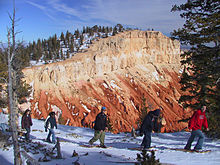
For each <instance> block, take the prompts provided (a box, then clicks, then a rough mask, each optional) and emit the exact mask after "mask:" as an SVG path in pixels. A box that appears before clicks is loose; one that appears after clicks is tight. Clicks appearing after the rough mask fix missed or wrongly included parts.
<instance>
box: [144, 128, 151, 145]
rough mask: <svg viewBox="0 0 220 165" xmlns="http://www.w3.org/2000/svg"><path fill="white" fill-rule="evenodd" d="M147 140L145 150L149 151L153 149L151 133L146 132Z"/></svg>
mask: <svg viewBox="0 0 220 165" xmlns="http://www.w3.org/2000/svg"><path fill="white" fill-rule="evenodd" d="M145 138H146V143H145V146H144V148H145V149H147V148H150V147H151V132H146V134H145Z"/></svg>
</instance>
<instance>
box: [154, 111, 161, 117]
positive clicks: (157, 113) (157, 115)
mask: <svg viewBox="0 0 220 165" xmlns="http://www.w3.org/2000/svg"><path fill="white" fill-rule="evenodd" d="M152 113H153V115H154V116H156V117H159V116H160V109H156V110H154V111H153V112H152Z"/></svg>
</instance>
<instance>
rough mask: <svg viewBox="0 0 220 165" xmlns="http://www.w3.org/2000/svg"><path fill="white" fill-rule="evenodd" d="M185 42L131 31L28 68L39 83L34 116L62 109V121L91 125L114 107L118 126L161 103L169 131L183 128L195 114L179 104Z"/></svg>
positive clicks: (59, 112) (33, 102) (112, 115)
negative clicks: (101, 108) (101, 110)
mask: <svg viewBox="0 0 220 165" xmlns="http://www.w3.org/2000/svg"><path fill="white" fill-rule="evenodd" d="M179 55H180V44H179V42H178V41H175V40H171V39H170V38H168V37H166V36H164V35H163V34H162V33H160V32H156V31H138V30H135V31H126V32H123V33H119V34H117V35H116V36H111V37H108V38H103V39H100V40H99V41H96V42H94V43H93V44H92V45H91V46H90V48H88V49H87V50H86V51H85V52H83V53H77V54H75V55H74V56H73V57H72V58H71V59H68V60H65V61H62V62H57V63H51V64H47V65H41V66H35V67H32V68H26V69H24V70H23V72H24V75H25V80H26V82H27V83H29V84H30V85H31V86H32V87H33V93H32V96H31V98H30V99H29V104H28V105H22V107H21V109H22V108H23V109H25V108H26V107H28V106H30V107H31V109H32V115H33V117H35V118H37V119H41V118H46V117H47V115H48V113H49V112H50V111H56V114H57V118H58V119H59V121H60V123H62V124H65V125H70V126H82V123H81V121H82V120H84V124H85V126H86V127H91V125H92V122H93V121H94V120H95V116H96V115H97V113H98V112H99V110H98V106H99V105H103V106H106V107H107V109H108V116H109V119H110V122H111V124H112V125H113V129H114V132H115V133H117V132H126V131H130V130H131V128H132V127H135V128H137V124H136V121H137V119H138V117H139V114H140V111H141V108H142V107H143V106H142V104H143V98H145V99H146V106H147V107H148V108H149V110H153V109H156V108H158V107H159V106H161V107H162V108H163V114H164V117H165V119H166V123H167V124H166V126H165V129H164V130H165V131H166V132H170V131H179V130H182V129H184V128H185V127H186V123H182V122H180V123H179V122H178V120H181V119H183V118H187V117H189V116H190V114H191V113H190V112H188V111H187V110H183V109H182V108H181V107H180V106H179V104H178V98H179V97H180V93H181V91H180V86H179V84H178V81H179V76H180V72H181V66H180V56H179Z"/></svg>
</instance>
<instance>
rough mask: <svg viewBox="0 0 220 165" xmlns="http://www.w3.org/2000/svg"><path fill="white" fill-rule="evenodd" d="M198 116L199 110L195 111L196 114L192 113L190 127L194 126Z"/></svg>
mask: <svg viewBox="0 0 220 165" xmlns="http://www.w3.org/2000/svg"><path fill="white" fill-rule="evenodd" d="M196 116H197V111H196V112H194V114H193V115H192V117H191V119H190V120H189V125H188V127H189V129H192V127H193V126H194V125H195V122H196Z"/></svg>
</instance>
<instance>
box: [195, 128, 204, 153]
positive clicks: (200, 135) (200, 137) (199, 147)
mask: <svg viewBox="0 0 220 165" xmlns="http://www.w3.org/2000/svg"><path fill="white" fill-rule="evenodd" d="M196 136H198V137H199V139H198V141H197V144H196V146H195V147H194V149H195V150H200V149H202V145H203V142H204V140H205V136H204V134H203V133H202V131H201V130H196Z"/></svg>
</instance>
